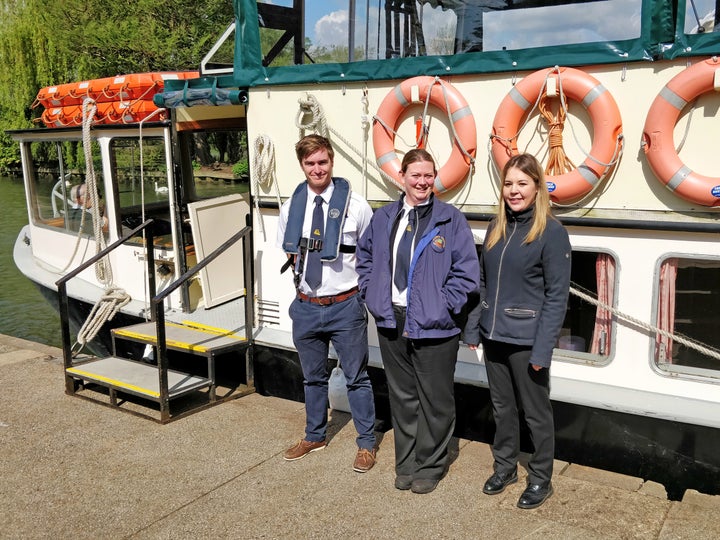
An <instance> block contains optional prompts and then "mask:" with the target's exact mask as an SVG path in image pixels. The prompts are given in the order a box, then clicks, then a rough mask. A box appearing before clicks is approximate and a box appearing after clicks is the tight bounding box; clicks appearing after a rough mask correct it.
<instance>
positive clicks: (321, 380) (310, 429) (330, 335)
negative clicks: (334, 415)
mask: <svg viewBox="0 0 720 540" xmlns="http://www.w3.org/2000/svg"><path fill="white" fill-rule="evenodd" d="M290 318H291V319H292V321H293V342H294V343H295V348H296V349H297V351H298V355H299V356H300V364H301V366H302V370H303V378H304V381H303V384H304V386H305V416H306V425H305V439H306V440H308V441H313V442H317V441H323V440H325V435H326V429H327V420H328V380H329V379H330V374H329V373H328V369H327V361H328V352H329V348H330V342H332V344H333V347H335V351H337V354H338V358H339V359H340V364H341V365H342V370H343V373H344V374H345V379H346V380H347V394H348V402H349V403H350V412H351V413H352V419H353V423H354V424H355V429H356V430H357V432H358V437H357V445H358V447H360V448H366V449H368V450H370V449H372V448H373V447H374V446H375V431H374V430H375V398H374V396H373V391H372V385H371V384H370V377H369V376H368V373H367V363H368V341H367V312H366V311H365V306H364V304H362V303H361V302H360V297H359V295H357V294H356V295H355V296H353V297H351V298H348V299H347V300H345V301H343V302H338V303H336V304H331V305H329V306H321V305H318V304H311V303H310V302H303V301H302V300H299V299H297V298H296V299H295V300H294V301H293V303H292V304H290Z"/></svg>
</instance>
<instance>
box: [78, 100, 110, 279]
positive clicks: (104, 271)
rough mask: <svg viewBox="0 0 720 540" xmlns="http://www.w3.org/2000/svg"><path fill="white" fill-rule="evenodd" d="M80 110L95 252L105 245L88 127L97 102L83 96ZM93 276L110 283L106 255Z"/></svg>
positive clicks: (97, 264)
mask: <svg viewBox="0 0 720 540" xmlns="http://www.w3.org/2000/svg"><path fill="white" fill-rule="evenodd" d="M82 110H83V119H82V136H83V152H84V155H85V196H86V198H87V197H89V198H90V212H91V214H92V218H93V233H94V235H95V246H96V247H95V253H96V254H97V253H100V252H101V251H102V250H103V249H105V247H106V244H105V235H104V234H103V231H102V225H103V224H102V221H103V220H102V215H101V214H100V195H99V194H98V188H97V178H96V177H95V166H94V164H93V155H92V139H91V137H90V128H91V127H92V124H93V120H94V119H95V113H96V112H97V104H96V103H95V101H93V100H92V99H90V98H85V100H84V101H83V106H82ZM84 219H85V214H84V213H83V220H84ZM81 228H82V226H81ZM95 277H96V278H97V280H98V281H99V282H100V283H102V284H103V285H105V286H109V285H110V284H111V283H112V281H113V275H112V268H111V266H110V260H109V258H108V257H107V256H105V257H103V258H102V259H100V260H98V261H97V262H96V263H95Z"/></svg>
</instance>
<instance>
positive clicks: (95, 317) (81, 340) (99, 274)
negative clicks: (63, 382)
mask: <svg viewBox="0 0 720 540" xmlns="http://www.w3.org/2000/svg"><path fill="white" fill-rule="evenodd" d="M96 112H97V105H96V103H95V101H93V100H92V99H90V98H86V99H85V100H84V101H83V122H82V132H83V133H82V134H83V151H84V155H85V194H86V197H88V196H89V197H90V202H91V206H90V211H91V213H92V218H93V231H94V233H95V245H96V251H95V253H96V254H97V253H100V252H101V251H102V250H103V249H105V247H106V243H105V235H104V234H103V230H102V228H103V216H102V214H101V208H100V195H99V193H98V188H97V179H96V177H95V168H94V166H93V156H92V139H91V137H90V128H91V127H92V123H93V121H94V119H95V113H96ZM84 212H85V209H84V208H83V217H82V220H84V219H85V214H84ZM81 229H82V225H81ZM95 276H96V278H97V280H98V281H99V282H100V283H101V284H103V285H104V286H105V292H104V294H103V295H102V296H101V297H100V299H99V300H98V301H97V302H96V303H95V305H94V306H93V308H92V310H91V311H90V314H89V315H88V317H87V319H86V320H85V322H84V323H83V325H82V327H81V328H80V330H79V331H78V334H77V338H76V342H75V345H74V346H73V352H74V354H77V353H78V352H80V350H82V348H83V347H84V346H85V344H86V343H87V342H88V341H91V340H92V339H93V338H94V337H95V336H96V335H97V333H98V332H99V331H100V329H101V328H102V326H103V324H105V323H106V322H107V321H109V320H111V319H112V318H113V317H114V316H115V314H116V313H117V312H118V311H119V310H120V309H121V308H122V307H123V306H125V305H126V304H128V302H130V295H128V294H127V293H126V292H125V291H124V290H123V289H120V288H118V287H115V286H113V275H112V267H111V265H110V258H109V257H108V256H107V255H106V256H105V257H103V258H102V259H99V260H98V261H97V262H96V263H95Z"/></svg>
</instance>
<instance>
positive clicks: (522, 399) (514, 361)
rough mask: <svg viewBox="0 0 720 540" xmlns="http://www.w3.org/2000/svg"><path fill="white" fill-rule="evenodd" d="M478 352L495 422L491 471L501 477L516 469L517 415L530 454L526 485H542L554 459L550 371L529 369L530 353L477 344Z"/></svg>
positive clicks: (504, 345)
mask: <svg viewBox="0 0 720 540" xmlns="http://www.w3.org/2000/svg"><path fill="white" fill-rule="evenodd" d="M483 351H484V354H485V367H486V369H487V376H488V384H489V385H490V398H491V400H492V405H493V416H494V417H495V440H494V441H493V457H494V458H495V470H496V471H497V472H501V473H505V472H508V471H510V470H512V469H514V468H515V467H516V466H517V462H518V454H519V453H520V410H521V409H522V411H523V412H524V414H525V421H526V423H527V426H528V429H529V430H530V437H531V439H532V443H533V447H534V448H535V451H534V453H533V455H532V456H531V458H530V461H529V462H528V482H529V483H531V484H542V485H546V484H547V483H548V482H550V479H551V478H552V471H553V459H554V457H555V424H554V421H553V411H552V404H551V403H550V370H549V369H547V368H542V369H540V371H535V370H534V369H533V368H532V366H531V365H530V347H524V346H520V345H512V344H509V343H501V342H498V341H490V340H486V339H483Z"/></svg>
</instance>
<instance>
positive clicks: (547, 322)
mask: <svg viewBox="0 0 720 540" xmlns="http://www.w3.org/2000/svg"><path fill="white" fill-rule="evenodd" d="M501 185H502V194H501V197H500V201H499V204H498V213H497V216H496V217H495V219H494V220H493V221H492V223H491V224H490V227H489V228H488V232H487V235H486V237H485V242H484V244H483V248H482V253H481V257H480V303H479V305H478V306H477V307H476V308H475V309H473V310H472V312H471V314H470V317H469V320H468V325H467V328H466V330H465V336H464V339H465V342H466V343H467V344H468V345H469V346H470V347H471V348H473V349H474V348H476V347H477V345H478V343H479V342H480V341H481V340H482V344H483V352H484V358H485V366H486V369H487V376H488V384H489V386H490V397H491V399H492V404H493V416H494V418H495V425H496V431H495V440H494V441H493V457H494V460H495V463H494V469H495V472H494V474H493V475H492V476H491V477H490V478H489V479H488V480H487V482H485V486H484V487H483V492H484V493H486V494H488V495H495V494H497V493H501V492H502V491H503V490H504V489H505V488H506V487H507V486H508V485H509V484H512V483H515V482H517V462H518V454H519V452H520V426H519V410H520V409H522V410H523V412H524V415H525V420H526V422H527V425H528V428H529V430H530V435H531V438H532V442H533V446H534V447H535V452H534V453H533V455H532V457H531V459H530V461H529V463H528V484H527V488H526V489H525V491H524V492H523V494H522V495H521V496H520V499H519V500H518V507H520V508H536V507H538V506H540V505H541V504H542V503H543V502H545V500H546V499H547V498H548V497H549V496H550V495H552V492H553V488H552V484H551V478H552V467H553V459H554V453H555V434H554V423H553V412H552V406H551V404H550V361H551V359H552V351H553V347H554V346H555V343H556V341H557V338H558V336H559V334H560V328H561V327H562V323H563V320H564V318H565V310H566V307H567V299H568V292H569V288H570V254H571V248H570V242H569V239H568V234H567V232H566V231H565V228H564V227H563V226H562V225H561V224H560V222H558V221H557V220H556V219H555V218H554V217H553V216H552V214H551V213H550V195H549V193H548V189H547V185H546V183H545V179H544V175H543V170H542V168H541V166H540V164H539V163H538V161H537V160H536V159H535V157H534V156H532V155H530V154H520V155H517V156H514V157H512V158H511V159H510V160H509V161H508V162H507V164H506V165H505V167H504V169H503V171H502V183H501Z"/></svg>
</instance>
